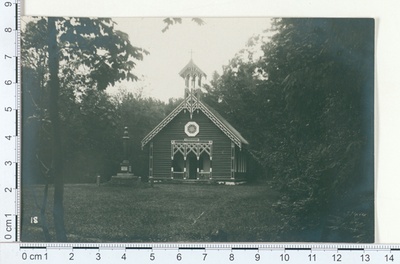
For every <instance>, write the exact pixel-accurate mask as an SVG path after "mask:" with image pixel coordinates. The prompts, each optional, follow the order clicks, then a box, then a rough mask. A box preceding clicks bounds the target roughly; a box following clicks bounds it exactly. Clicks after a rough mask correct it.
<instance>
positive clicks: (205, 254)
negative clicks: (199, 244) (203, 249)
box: [203, 253, 207, 261]
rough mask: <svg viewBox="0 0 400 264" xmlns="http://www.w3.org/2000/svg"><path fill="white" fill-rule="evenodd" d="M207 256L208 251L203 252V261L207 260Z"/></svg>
mask: <svg viewBox="0 0 400 264" xmlns="http://www.w3.org/2000/svg"><path fill="white" fill-rule="evenodd" d="M206 258H207V253H203V261H205V260H206Z"/></svg>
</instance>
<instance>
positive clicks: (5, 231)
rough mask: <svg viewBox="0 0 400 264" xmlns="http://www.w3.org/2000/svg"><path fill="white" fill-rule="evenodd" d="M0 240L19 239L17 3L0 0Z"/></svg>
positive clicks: (18, 14)
mask: <svg viewBox="0 0 400 264" xmlns="http://www.w3.org/2000/svg"><path fill="white" fill-rule="evenodd" d="M0 14H1V16H0V39H1V42H0V94H1V95H0V122H1V124H0V146H1V151H0V201H1V206H0V242H13V241H18V240H19V232H18V229H19V223H18V222H19V219H18V215H19V210H20V209H19V200H20V199H19V185H20V184H19V182H20V179H19V177H18V175H19V174H20V162H19V161H20V151H19V149H20V115H21V113H20V111H19V109H20V98H21V93H20V82H19V79H20V70H19V69H20V67H19V66H20V59H19V57H20V55H19V51H20V48H19V45H20V44H19V41H20V35H19V30H20V21H19V17H20V5H19V1H18V0H12V1H7V0H6V1H4V0H3V1H1V2H0Z"/></svg>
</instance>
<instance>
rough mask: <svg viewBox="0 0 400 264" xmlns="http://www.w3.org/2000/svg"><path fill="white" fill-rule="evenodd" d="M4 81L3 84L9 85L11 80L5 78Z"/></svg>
mask: <svg viewBox="0 0 400 264" xmlns="http://www.w3.org/2000/svg"><path fill="white" fill-rule="evenodd" d="M4 83H5V85H11V84H12V81H11V80H5V81H4Z"/></svg>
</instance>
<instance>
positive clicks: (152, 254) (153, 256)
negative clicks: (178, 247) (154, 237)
mask: <svg viewBox="0 0 400 264" xmlns="http://www.w3.org/2000/svg"><path fill="white" fill-rule="evenodd" d="M155 259H156V254H154V253H150V260H151V261H154V260H155Z"/></svg>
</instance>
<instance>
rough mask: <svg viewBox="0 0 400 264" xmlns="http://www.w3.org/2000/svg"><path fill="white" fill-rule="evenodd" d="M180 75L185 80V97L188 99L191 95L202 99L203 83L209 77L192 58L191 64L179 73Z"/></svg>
mask: <svg viewBox="0 0 400 264" xmlns="http://www.w3.org/2000/svg"><path fill="white" fill-rule="evenodd" d="M179 75H180V76H181V77H182V78H183V79H184V80H185V95H184V98H187V97H188V96H189V95H190V94H192V95H194V96H195V97H196V98H198V99H200V97H201V86H202V83H201V81H202V80H203V78H204V79H205V78H207V75H206V74H205V73H204V72H203V71H202V70H201V69H200V68H199V67H198V66H197V65H196V64H195V63H194V62H193V59H192V58H191V59H190V61H189V63H188V64H186V66H185V67H183V69H182V70H181V71H180V72H179Z"/></svg>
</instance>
